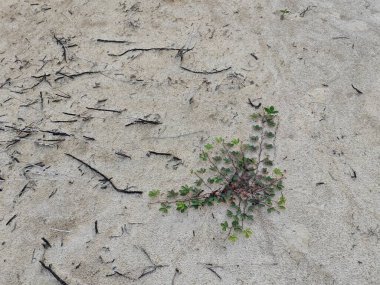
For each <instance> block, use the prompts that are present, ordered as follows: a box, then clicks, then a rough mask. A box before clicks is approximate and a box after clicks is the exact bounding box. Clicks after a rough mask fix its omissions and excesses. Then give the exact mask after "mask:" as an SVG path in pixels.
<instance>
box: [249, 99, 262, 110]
mask: <svg viewBox="0 0 380 285" xmlns="http://www.w3.org/2000/svg"><path fill="white" fill-rule="evenodd" d="M248 105H250V106H251V107H253V108H255V109H259V108H260V107H261V103H259V104H257V105H255V104H253V102H252V101H251V99H249V98H248Z"/></svg>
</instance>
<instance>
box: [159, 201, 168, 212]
mask: <svg viewBox="0 0 380 285" xmlns="http://www.w3.org/2000/svg"><path fill="white" fill-rule="evenodd" d="M169 208H170V206H169V205H166V204H164V203H161V208H160V209H159V211H160V212H162V213H164V214H167V213H168V209H169Z"/></svg>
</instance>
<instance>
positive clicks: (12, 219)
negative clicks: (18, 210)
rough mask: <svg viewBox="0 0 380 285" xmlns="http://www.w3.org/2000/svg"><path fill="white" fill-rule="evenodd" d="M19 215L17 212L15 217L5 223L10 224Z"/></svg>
mask: <svg viewBox="0 0 380 285" xmlns="http://www.w3.org/2000/svg"><path fill="white" fill-rule="evenodd" d="M16 217H17V214H16V215H13V217H12V218H10V219H9V220H8V222H7V223H6V224H5V225H6V226H8V225H9V224H10V223H11V222H12V221H13V220H14V219H15V218H16Z"/></svg>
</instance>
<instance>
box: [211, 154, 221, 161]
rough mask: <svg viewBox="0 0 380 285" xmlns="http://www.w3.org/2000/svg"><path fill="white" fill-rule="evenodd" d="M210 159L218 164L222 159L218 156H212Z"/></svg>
mask: <svg viewBox="0 0 380 285" xmlns="http://www.w3.org/2000/svg"><path fill="white" fill-rule="evenodd" d="M212 159H213V160H214V161H215V162H219V161H221V160H222V157H221V156H220V155H217V156H214V157H213V158H212Z"/></svg>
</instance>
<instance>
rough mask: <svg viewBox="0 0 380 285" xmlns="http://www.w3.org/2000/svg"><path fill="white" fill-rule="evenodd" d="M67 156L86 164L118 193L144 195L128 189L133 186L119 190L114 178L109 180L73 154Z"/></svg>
mask: <svg viewBox="0 0 380 285" xmlns="http://www.w3.org/2000/svg"><path fill="white" fill-rule="evenodd" d="M65 155H67V156H69V157H71V158H72V159H74V160H76V161H78V162H80V163H82V164H84V165H85V166H87V167H88V168H89V169H91V170H92V171H93V172H95V173H96V174H98V175H99V176H101V177H103V182H104V183H105V182H108V183H109V184H110V185H111V186H112V188H113V189H114V190H115V191H117V192H120V193H125V194H142V193H143V192H142V191H130V190H128V189H130V188H132V187H133V186H131V187H130V186H127V187H126V188H125V189H121V188H118V187H116V185H115V184H114V183H113V182H112V180H111V179H112V178H108V177H107V176H106V175H104V174H103V173H101V172H100V171H99V170H97V169H95V168H94V167H92V166H91V165H89V164H88V163H86V162H84V161H83V160H81V159H79V158H77V157H75V156H73V155H72V154H69V153H65Z"/></svg>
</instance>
